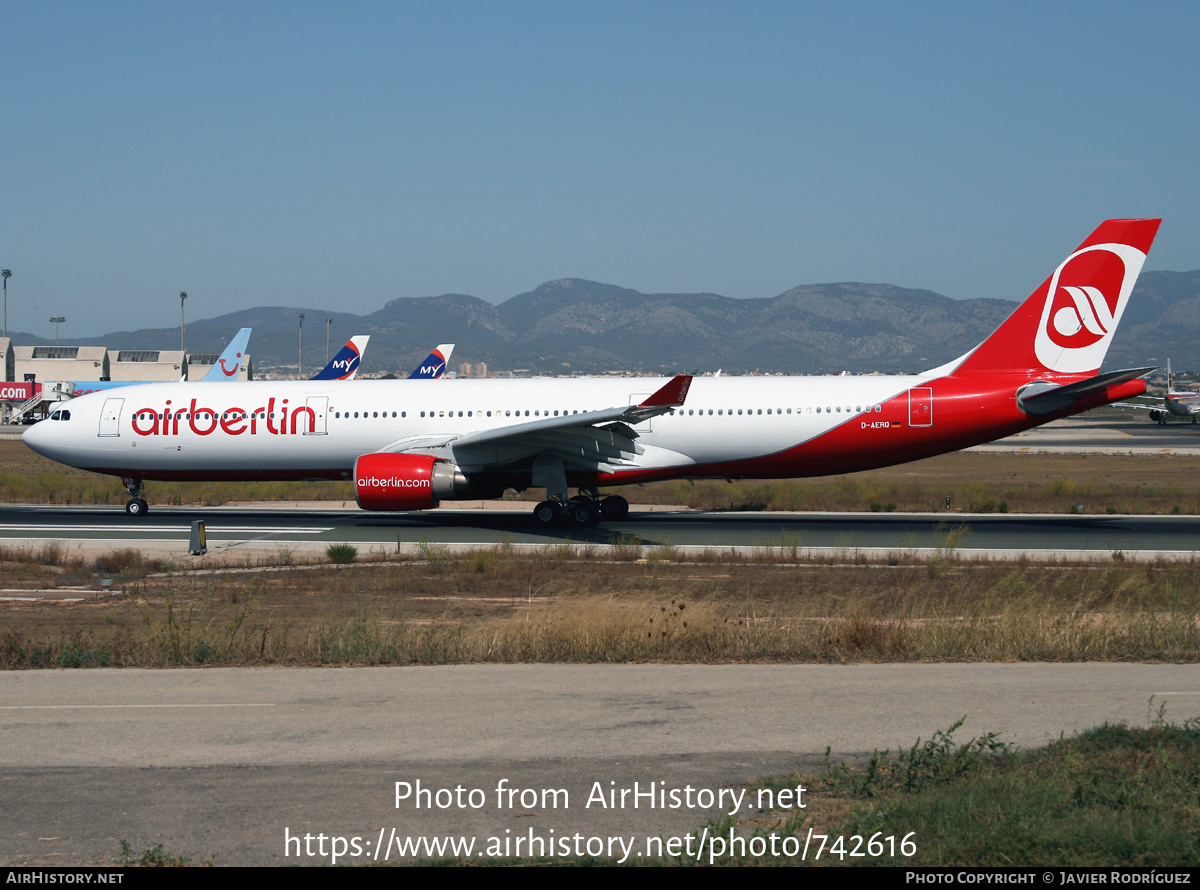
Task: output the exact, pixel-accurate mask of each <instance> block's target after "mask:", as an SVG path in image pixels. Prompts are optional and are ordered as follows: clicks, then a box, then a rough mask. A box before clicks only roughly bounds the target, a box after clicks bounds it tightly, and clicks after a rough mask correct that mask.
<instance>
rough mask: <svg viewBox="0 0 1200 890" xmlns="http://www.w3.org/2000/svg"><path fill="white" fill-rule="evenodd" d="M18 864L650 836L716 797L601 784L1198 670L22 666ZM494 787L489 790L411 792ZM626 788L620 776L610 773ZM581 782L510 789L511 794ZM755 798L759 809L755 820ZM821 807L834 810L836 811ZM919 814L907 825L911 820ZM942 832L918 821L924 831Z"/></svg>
mask: <svg viewBox="0 0 1200 890" xmlns="http://www.w3.org/2000/svg"><path fill="white" fill-rule="evenodd" d="M0 702H2V703H3V704H2V705H0V750H2V751H3V769H2V770H0V781H3V786H2V787H3V789H4V790H3V794H4V800H5V806H3V807H0V860H2V861H4V862H7V863H9V864H24V863H55V864H68V863H76V862H88V861H101V860H103V859H106V858H112V857H114V856H116V854H117V851H118V847H119V841H120V840H122V839H125V840H127V841H129V843H130V844H131V845H133V846H134V847H135V850H140V849H144V848H147V847H152V846H154V845H156V844H160V843H161V844H163V845H164V848H165V849H166V850H167V851H168V852H170V853H172V854H175V855H186V856H188V857H190V858H193V859H205V858H211V857H214V856H215V857H216V862H217V863H218V864H231V865H232V864H269V863H280V862H285V861H290V862H298V863H304V864H315V863H317V862H321V861H325V862H328V861H329V859H330V857H329V856H328V855H327V856H325V857H320V856H311V857H309V856H291V857H288V858H286V859H285V856H284V853H285V842H284V838H285V831H287V832H290V833H291V834H292V835H295V834H296V833H298V832H299V833H304V832H310V833H312V834H314V835H315V834H317V833H323V834H325V835H338V836H346V837H349V836H358V837H360V838H370V839H374V838H377V837H378V836H379V832H380V830H381V829H386V830H389V831H390V830H391V829H392V828H395V829H396V830H397V831H399V832H401V833H402V834H404V835H406V836H407V835H411V834H421V833H425V834H431V835H454V836H478V837H487V836H499V837H504V836H506V833H507V834H508V835H512V834H522V835H524V834H527V833H528V832H530V831H533V832H535V833H538V834H541V835H543V836H545V835H548V834H549V832H550V830H551V829H554V831H555V832H556V833H558V834H560V835H561V834H564V833H573V832H581V833H583V834H584V835H588V836H623V837H638V838H644V837H646V836H651V835H659V834H664V833H665V834H668V835H681V834H683V833H686V832H688V831H696V830H697V829H699V828H700V826H702V825H703V824H704V822H705V820H706V818H707V817H708V815H709V814H708V811H707V809H706V808H703V807H698V806H692V807H680V808H677V809H670V808H668V809H665V810H664V809H662V808H654V809H650V808H647V807H646V806H645V805H644V804H643V806H641V807H639V808H634V807H632V806H631V805H627V806H626V807H624V808H621V807H608V806H599V805H597V804H595V803H593V805H592V806H587V805H586V802H587V800H588V798H589V796H591V795H592V794H593V793H594V791H595V789H596V787H597V783H599V787H600V789H601V791H602V792H607V791H608V790H609V789H610V788H622V787H624V788H628V787H631V786H632V783H633V782H634V781H637V782H639V783H640V787H641V788H642V789H643V790H644V789H646V788H647V787H648V784H649V783H651V782H655V783H659V782H661V783H666V787H669V788H678V789H683V788H685V787H687V786H691V787H692V788H693V789H709V790H713V791H714V792H716V791H719V789H722V788H725V789H733V788H739V787H741V785H742V783H752V782H754V780H756V779H759V778H763V777H764V776H766V775H768V774H771V773H781V772H789V771H792V770H795V769H802V770H805V771H817V770H819V769H820V768H821V766H822V764H823V762H824V755H823V752H824V751H825V749H826V747H827V746H830V747H832V754H833V756H834V757H835V758H839V757H842V756H849V755H854V754H856V753H858V754H866V753H869V752H871V751H872V750H875V749H879V750H882V749H885V748H886V749H891V750H893V751H895V750H896V749H897V748H899V747H904V748H907V747H909V746H911V745H912V744H913V743H914V742H915V741H916V740H917V737H918V736H920V737H922V738H929V736H930V735H931V734H932V733H934V732H936V731H937V730H939V729H947V728H949V727H950V726H951V725H952V724H953V723H954V722H955V721H957V720H958V719H959V718H961V717H963V716H966V717H967V718H968V719H967V723H966V725H965V726H964V728H963V729H962V730H960V731H959V736H958V738H959V740H960V741H966V740H967V739H969V738H971V737H974V736H978V735H981V734H983V733H986V732H999V733H1001V734H1002V737H1003V738H1004V739H1005V740H1007V741H1009V742H1012V743H1016V744H1020V745H1023V746H1034V745H1040V744H1043V743H1045V742H1047V741H1049V740H1052V739H1054V738H1057V737H1058V736H1059V735H1060V733H1066V734H1071V733H1073V732H1075V731H1078V730H1081V729H1085V728H1088V727H1091V726H1095V725H1099V724H1101V723H1103V722H1105V721H1108V722H1120V721H1125V722H1128V723H1130V724H1134V725H1145V724H1147V723H1148V722H1149V721H1150V720H1152V719H1154V718H1155V717H1156V716H1157V714H1158V708H1159V706H1160V705H1165V706H1166V708H1167V713H1168V715H1169V716H1171V717H1173V718H1174V719H1176V720H1183V719H1186V718H1188V717H1191V716H1195V715H1196V714H1197V713H1200V671H1198V669H1197V668H1196V667H1195V666H1192V665H1131V664H1070V665H1061V664H1053V665H1049V664H1010V665H990V664H939V665H932V664H930V665H853V666H829V665H722V666H689V665H476V666H450V667H409V668H357V669H270V668H263V669H242V670H238V669H214V670H175V671H153V670H87V671H27V672H10V673H5V674H0ZM418 780H420V781H421V782H422V784H423V787H425V788H427V789H430V788H432V789H434V790H436V789H439V788H446V789H453V788H455V787H456V786H461V787H462V788H463V789H465V790H466V791H469V790H471V789H479V790H480V792H481V793H482V794H483V795H484V800H485V804H484V805H483V806H481V807H478V808H474V807H457V806H455V807H447V808H444V809H443V808H438V807H437V806H428V807H424V808H422V809H417V808H416V807H414V806H413V804H412V802H411V800H406V801H402V802H401V803H400V805H399V806H398V805H397V801H396V787H395V783H396V782H407V783H409V786H410V787H412V788H414V789H415V783H416V781H418ZM610 783H614V784H611V785H610ZM502 784H506V786H507V787H509V788H516V789H538V790H540V789H564V790H566V791H567V793H568V798H567V799H565V800H562V799H560V801H559V803H558V804H556V805H547V804H546V802H545V801H544V800H542V799H541V798H540V797H539V799H538V801H537V802H536V803H532V802H531V800H526V802H525V804H520V801H519V799H518V800H517V801H516V803H517V805H515V806H511V807H510V806H507V805H506V806H498V805H497V803H496V796H495V789H496V788H497V787H498V786H500V785H502ZM755 810H756V806H753V805H749V804H747V805H743V806H741V807H740V808H738V809H737V810H736V811H737V812H738V813H740V814H741V815H742V816H743V817H749V816H752V815H753V814H754V812H755ZM813 816H814V818H815V819H818V826H819V824H820V823H819V818H820V817H819V814H818V813H816V811H814V813H813ZM896 829H897V830H900V829H903V826H896ZM918 840H919V839H918Z"/></svg>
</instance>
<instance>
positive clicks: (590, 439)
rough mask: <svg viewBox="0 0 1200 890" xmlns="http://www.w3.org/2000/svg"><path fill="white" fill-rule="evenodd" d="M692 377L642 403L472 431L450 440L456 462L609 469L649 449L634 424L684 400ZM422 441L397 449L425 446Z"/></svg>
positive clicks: (468, 465)
mask: <svg viewBox="0 0 1200 890" xmlns="http://www.w3.org/2000/svg"><path fill="white" fill-rule="evenodd" d="M691 383H692V378H691V375H689V374H680V375H678V376H676V377H673V378H672V379H671V380H670V381H669V382H668V383H667V384H666V385H665V386H663V387H662V388H661V389H659V390H658V391H657V392H655V393H654V394H653V395H651V396H650V397H649V398H648V399H646V400H645V401H643V402H641V403H639V404H637V405H620V406H616V407H613V408H605V409H603V410H600V411H585V412H581V413H579V414H566V415H563V416H561V417H546V418H541V419H539V420H531V421H528V422H525V423H514V424H511V425H509V426H503V427H499V428H497V429H490V430H483V431H481V432H478V433H469V434H467V435H465V436H460V437H458V438H457V439H453V440H452V441H450V442H448V443H446V444H447V445H448V446H449V447H450V448H451V449H452V450H453V452H454V459H455V462H456V463H458V464H459V466H461V467H462V468H463V469H464V470H466V471H467V472H472V471H476V470H480V469H486V468H489V467H498V466H507V465H509V464H512V463H515V462H517V461H520V460H524V459H527V458H530V457H534V456H539V455H541V456H552V457H557V458H560V459H561V460H562V461H563V464H564V466H565V467H566V468H568V469H572V470H593V471H600V472H609V471H611V470H613V469H616V468H617V467H618V466H620V465H622V464H624V463H626V462H628V461H629V460H631V459H633V458H634V457H636V456H637V455H639V454H641V453H642V451H643V450H644V449H643V448H642V446H641V445H638V444H637V441H636V440H637V438H638V434H637V432H636V431H635V430H634V429H633V425H636V424H639V423H642V422H644V421H646V420H649V419H650V418H652V417H657V416H658V415H660V414H666V413H667V412H669V411H671V410H672V409H674V408H677V407H679V406H680V405H682V404H683V403H684V400H685V399H686V398H687V392H688V388H689V387H690V386H691ZM423 445H424V443H422V445H418V446H417V447H415V448H414V447H411V446H409V447H402V448H401V449H397V450H405V451H420V450H423Z"/></svg>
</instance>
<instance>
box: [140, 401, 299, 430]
mask: <svg viewBox="0 0 1200 890" xmlns="http://www.w3.org/2000/svg"><path fill="white" fill-rule="evenodd" d="M291 415H292V416H291V418H290V421H291V423H290V425H289V422H288V421H289V418H288V400H287V399H283V400H282V401H281V403H280V406H279V410H278V416H276V409H275V399H274V398H271V399H268V400H267V404H266V405H265V406H263V407H259V408H255V409H254V410H253V411H250V412H247V411H246V410H245V409H244V408H224V409H222V410H221V411H215V410H213V409H212V408H205V407H197V406H196V400H195V399H192V402H191V405H190V406H189V407H187V408H186V409H184V408H181V409H176V410H172V409H171V400H170V399H168V400H167V402H166V409H165V410H163V411H157V410H155V409H153V408H139V409H138V410H137V411H135V412H134V414H133V431H134V432H135V433H137V434H138V435H139V436H178V435H179V425H180V422H184V423H186V425H187V427H188V428H190V429H191V431H192V432H193V433H195V434H196V435H197V436H208V435H211V434H212V433H215V432H216V431H217V430H218V429H219V430H221V432H223V433H227V434H228V435H230V436H240V435H241V434H242V433H249V434H250V435H252V436H257V435H259V434H260V433H262V434H264V435H269V436H286V435H288V434H289V433H291V434H292V435H295V434H296V432H297V430H296V426H297V424H298V422H299V418H300V417H301V416H302V415H307V416H308V429H307V430H305V429H303V428H302V429H300V431H299V432H302V433H303V432H309V433H312V432H316V429H317V415H316V414H315V413H314V412H313V410H312V408H303V407H301V408H295V409H294V410H292V412H291ZM289 427H290V428H289ZM185 431H186V428H185Z"/></svg>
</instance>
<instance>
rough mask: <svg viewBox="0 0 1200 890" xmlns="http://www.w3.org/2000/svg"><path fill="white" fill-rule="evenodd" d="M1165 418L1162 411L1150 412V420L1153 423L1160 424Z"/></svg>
mask: <svg viewBox="0 0 1200 890" xmlns="http://www.w3.org/2000/svg"><path fill="white" fill-rule="evenodd" d="M1166 416H1167V415H1166V413H1165V412H1163V411H1157V410H1155V411H1151V412H1150V419H1151V420H1153V421H1154V422H1155V423H1162V420H1163V418H1164V417H1166Z"/></svg>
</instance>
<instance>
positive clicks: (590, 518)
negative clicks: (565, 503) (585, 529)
mask: <svg viewBox="0 0 1200 890" xmlns="http://www.w3.org/2000/svg"><path fill="white" fill-rule="evenodd" d="M567 515H568V516H569V517H570V519H571V524H572V525H578V526H587V525H595V524H596V523H598V522H599V521H600V508H599V507H597V506H596V502H595V501H593V500H591V499H590V498H589V499H580V500H573V501H571V504H570V506H569V507H568V509H567Z"/></svg>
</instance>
